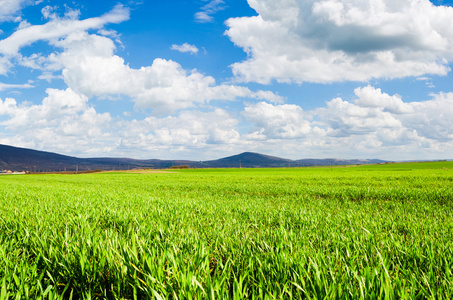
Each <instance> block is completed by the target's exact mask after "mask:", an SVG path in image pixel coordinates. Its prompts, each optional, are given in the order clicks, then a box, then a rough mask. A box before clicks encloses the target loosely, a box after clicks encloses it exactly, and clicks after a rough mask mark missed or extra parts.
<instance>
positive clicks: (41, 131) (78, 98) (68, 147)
mask: <svg viewBox="0 0 453 300" xmlns="http://www.w3.org/2000/svg"><path fill="white" fill-rule="evenodd" d="M46 92H47V94H48V96H47V97H46V98H44V99H43V101H42V103H41V104H38V105H29V104H27V103H22V104H18V103H17V102H16V100H15V99H12V98H6V99H5V100H4V101H2V100H1V99H0V116H6V117H7V119H6V120H5V121H2V122H0V125H1V126H4V128H5V129H6V130H7V131H9V132H12V133H17V135H16V136H14V135H13V136H12V137H8V138H5V140H6V141H10V142H14V144H16V142H17V144H16V145H23V144H24V140H26V141H27V142H26V143H25V145H26V146H30V147H35V148H39V149H45V150H53V151H59V152H62V153H71V152H75V151H79V153H80V151H82V152H83V151H88V150H89V149H90V148H97V147H98V148H97V150H98V151H101V150H104V148H103V147H105V144H107V145H108V144H109V143H106V140H107V141H108V139H107V137H109V134H110V129H111V128H112V127H113V126H112V125H113V124H112V118H111V117H110V115H109V114H108V113H103V114H99V113H97V112H96V111H95V109H94V108H93V107H90V106H89V105H87V101H88V98H86V97H85V96H83V95H80V94H77V93H75V92H74V91H72V90H71V89H66V90H56V89H47V91H46ZM98 153H101V152H98Z"/></svg>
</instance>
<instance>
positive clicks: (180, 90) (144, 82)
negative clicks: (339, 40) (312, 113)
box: [51, 33, 281, 113]
mask: <svg viewBox="0 0 453 300" xmlns="http://www.w3.org/2000/svg"><path fill="white" fill-rule="evenodd" d="M55 45H56V46H58V47H62V48H63V49H64V52H63V53H61V54H59V55H56V56H54V57H52V58H51V60H52V61H53V62H54V63H56V64H59V65H61V66H62V68H63V72H62V74H63V78H64V80H65V82H66V84H67V85H68V86H69V87H70V88H71V89H73V90H74V91H77V92H78V93H82V94H84V95H86V96H88V97H93V96H99V97H108V96H112V95H118V94H121V95H126V96H129V97H131V98H132V100H133V101H134V102H135V105H136V106H137V107H138V108H142V109H152V110H153V111H154V113H166V112H173V111H175V110H179V109H184V108H189V107H194V106H196V105H199V104H205V103H207V102H209V101H211V100H235V99H236V98H238V97H249V98H256V99H266V100H269V101H279V100H281V97H279V96H278V95H275V94H273V93H271V92H268V91H257V92H252V91H251V90H250V89H248V88H246V87H241V86H235V85H227V84H220V85H216V82H215V79H214V78H213V77H211V76H205V75H203V74H201V73H199V72H198V71H197V70H191V71H186V70H184V69H183V68H182V66H181V65H179V64H178V63H177V62H174V61H171V60H165V59H160V58H157V59H155V60H154V62H153V64H152V65H151V66H147V67H141V68H140V69H133V68H130V67H129V66H128V65H126V64H125V63H124V59H122V58H121V57H119V56H116V55H114V54H113V52H114V49H115V45H114V43H113V42H112V40H110V39H109V38H107V37H101V36H98V35H88V34H86V33H77V34H72V35H69V36H68V37H67V38H66V39H63V40H60V41H58V42H56V43H55Z"/></svg>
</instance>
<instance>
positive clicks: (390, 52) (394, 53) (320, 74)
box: [226, 0, 453, 83]
mask: <svg viewBox="0 0 453 300" xmlns="http://www.w3.org/2000/svg"><path fill="white" fill-rule="evenodd" d="M249 4H250V6H251V7H252V8H254V9H255V10H256V11H257V12H258V14H259V15H258V16H254V17H244V18H232V19H229V20H228V21H227V22H226V24H227V25H228V27H229V28H230V29H229V30H228V31H227V32H226V34H227V35H228V36H229V37H230V39H231V40H232V41H233V42H234V43H235V44H236V45H237V46H239V47H242V48H243V49H244V50H245V51H246V52H247V53H248V58H247V59H246V60H245V61H243V62H238V63H235V64H233V65H232V68H233V72H234V74H235V76H236V79H237V80H239V81H245V82H252V81H253V82H259V83H269V82H270V81H271V80H273V79H275V80H277V81H279V82H296V83H302V82H317V83H327V82H336V81H346V80H347V81H367V80H369V79H372V78H401V77H406V76H422V75H424V74H437V75H445V74H447V72H449V71H450V68H449V66H448V62H449V61H451V60H453V50H452V49H453V25H452V23H451V22H450V21H451V20H452V19H453V8H452V7H446V6H434V5H433V4H432V3H431V2H430V1H428V0H401V1H397V2H395V1H392V0H377V1H367V0H358V1H357V0H354V1H353V0H324V1H314V0H285V1H273V0H250V1H249Z"/></svg>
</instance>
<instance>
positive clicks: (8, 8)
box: [0, 0, 28, 22]
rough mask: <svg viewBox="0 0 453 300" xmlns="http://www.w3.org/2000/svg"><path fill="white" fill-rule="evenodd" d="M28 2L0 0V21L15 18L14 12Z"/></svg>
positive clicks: (22, 0) (25, 0) (24, 0)
mask: <svg viewBox="0 0 453 300" xmlns="http://www.w3.org/2000/svg"><path fill="white" fill-rule="evenodd" d="M27 2H28V0H0V22H4V21H10V20H14V19H15V14H16V13H17V12H18V11H20V9H21V8H22V7H23V6H24V5H25V4H26V3H27Z"/></svg>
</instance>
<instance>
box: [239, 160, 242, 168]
mask: <svg viewBox="0 0 453 300" xmlns="http://www.w3.org/2000/svg"><path fill="white" fill-rule="evenodd" d="M239 169H242V166H241V160H239Z"/></svg>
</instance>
